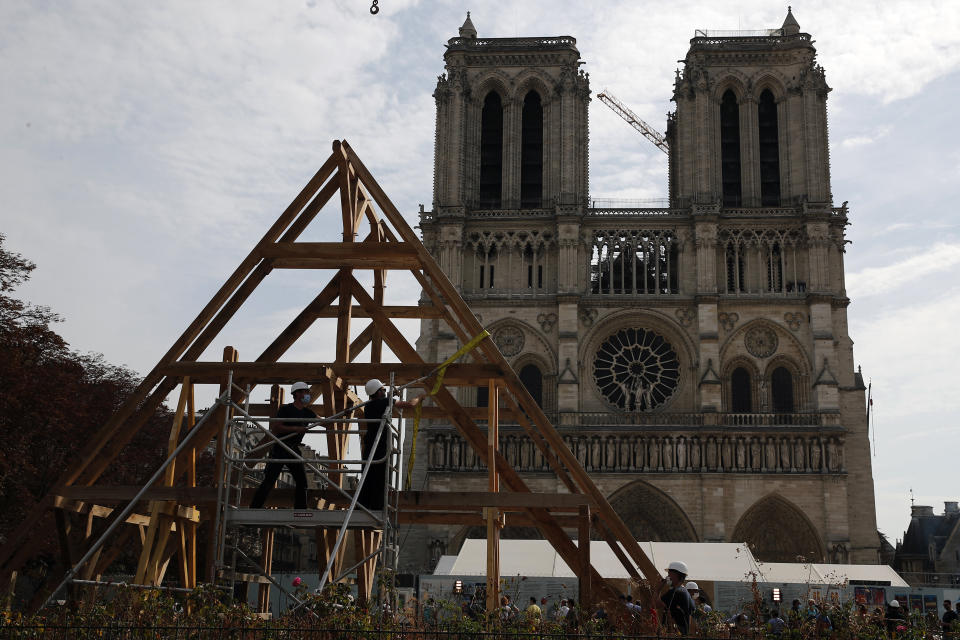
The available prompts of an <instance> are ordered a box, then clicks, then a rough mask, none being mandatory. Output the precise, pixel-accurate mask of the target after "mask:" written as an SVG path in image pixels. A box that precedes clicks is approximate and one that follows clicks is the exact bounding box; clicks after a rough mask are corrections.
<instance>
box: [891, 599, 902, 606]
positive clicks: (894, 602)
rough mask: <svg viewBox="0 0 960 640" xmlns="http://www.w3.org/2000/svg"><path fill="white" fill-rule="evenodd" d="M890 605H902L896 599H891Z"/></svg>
mask: <svg viewBox="0 0 960 640" xmlns="http://www.w3.org/2000/svg"><path fill="white" fill-rule="evenodd" d="M890 606H891V607H899V606H900V603H899V602H897V601H896V600H891V601H890Z"/></svg>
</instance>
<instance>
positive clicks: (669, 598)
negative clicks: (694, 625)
mask: <svg viewBox="0 0 960 640" xmlns="http://www.w3.org/2000/svg"><path fill="white" fill-rule="evenodd" d="M688 573H689V570H688V569H687V565H686V564H685V563H683V562H680V561H676V560H675V561H674V562H671V563H670V564H669V565H668V566H667V577H666V578H664V579H663V582H662V583H661V585H660V587H661V589H663V588H664V587H669V588H668V589H667V591H665V592H664V593H663V595H661V596H660V600H661V601H663V607H664V616H663V623H664V625H665V626H667V627H669V626H670V622H671V621H672V622H673V624H675V625H676V626H677V631H679V632H680V635H682V636H685V635H687V634H688V633H689V632H690V616H692V615H693V612H694V611H695V610H696V608H697V607H696V605H695V604H694V602H693V598H691V597H690V593H689V592H688V591H687V590H686V589H685V588H684V587H683V583H684V581H685V580H686V579H687V574H688Z"/></svg>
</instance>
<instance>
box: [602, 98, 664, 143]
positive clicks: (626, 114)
mask: <svg viewBox="0 0 960 640" xmlns="http://www.w3.org/2000/svg"><path fill="white" fill-rule="evenodd" d="M597 97H598V98H599V99H600V101H601V102H603V104H605V105H607V106H608V107H610V108H611V109H613V111H614V113H616V114H617V115H618V116H620V117H621V118H623V119H624V120H626V121H627V122H629V123H630V126H632V127H633V128H634V129H636V130H637V131H639V132H640V133H642V134H643V136H644V137H645V138H646V139H647V140H649V141H650V142H652V143H653V144H655V145H656V146H657V148H658V149H660V151H663V152H664V153H666V154H668V155H669V154H670V145H668V144H667V139H666V138H665V137H664V136H663V134H662V133H660V132H659V131H657V130H656V129H654V128H653V127H651V126H650V125H649V124H647V123H646V122H644V121H643V120H641V119H640V117H639V116H637V114H635V113H634V112H633V111H631V110H630V109H628V108H627V106H626V105H625V104H623V103H622V102H620V101H619V100H617V99H616V98H615V97H614V96H613V94H611V93H610V92H609V91H607V90H606V89H604V90H603V91H601V92H600V93H599V94H598V95H597Z"/></svg>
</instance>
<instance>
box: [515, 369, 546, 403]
mask: <svg viewBox="0 0 960 640" xmlns="http://www.w3.org/2000/svg"><path fill="white" fill-rule="evenodd" d="M519 376H520V382H522V383H523V386H524V387H526V388H527V392H529V393H530V395H531V396H532V397H533V399H534V400H535V401H536V403H537V406H539V407H540V408H543V372H541V371H540V367H538V366H537V365H535V364H528V365H526V366H524V367H523V368H521V369H520V373H519Z"/></svg>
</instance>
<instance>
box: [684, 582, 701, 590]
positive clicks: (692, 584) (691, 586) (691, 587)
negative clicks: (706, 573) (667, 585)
mask: <svg viewBox="0 0 960 640" xmlns="http://www.w3.org/2000/svg"><path fill="white" fill-rule="evenodd" d="M686 586H687V591H700V585H698V584H697V583H696V582H688V583H687V585H686Z"/></svg>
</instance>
